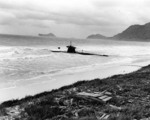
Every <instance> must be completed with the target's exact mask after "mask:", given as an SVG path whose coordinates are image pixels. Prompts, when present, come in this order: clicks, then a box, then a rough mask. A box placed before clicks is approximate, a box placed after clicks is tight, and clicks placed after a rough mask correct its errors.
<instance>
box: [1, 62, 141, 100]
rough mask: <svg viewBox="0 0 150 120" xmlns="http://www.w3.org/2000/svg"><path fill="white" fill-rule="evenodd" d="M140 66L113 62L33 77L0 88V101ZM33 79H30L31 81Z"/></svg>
mask: <svg viewBox="0 0 150 120" xmlns="http://www.w3.org/2000/svg"><path fill="white" fill-rule="evenodd" d="M140 68H141V67H140V66H130V65H128V66H127V65H124V66H123V65H122V64H115V65H109V66H103V67H102V68H96V69H93V70H88V71H78V72H75V73H61V74H59V75H54V76H41V77H39V78H35V81H36V83H35V84H31V85H27V86H25V87H24V86H23V85H26V84H29V82H30V81H20V82H19V83H18V84H17V85H18V87H15V86H14V87H11V88H8V89H1V90H0V96H1V99H0V101H1V102H4V101H8V100H11V99H22V98H24V97H25V96H30V95H33V96H34V95H36V94H39V93H42V92H44V91H51V90H53V89H59V88H61V87H63V86H66V85H67V86H68V85H70V84H73V83H76V82H78V81H83V80H86V81H90V80H92V79H96V78H99V79H104V78H107V77H111V76H113V75H117V74H127V73H130V72H133V71H136V70H138V69H140ZM47 79H50V80H47ZM33 80H34V78H33ZM33 80H31V82H32V81H33ZM43 80H44V81H43ZM37 88H38V90H37ZM14 93H15V94H14ZM2 98H3V99H2Z"/></svg>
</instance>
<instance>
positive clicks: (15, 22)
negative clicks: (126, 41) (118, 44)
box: [0, 0, 150, 38]
mask: <svg viewBox="0 0 150 120" xmlns="http://www.w3.org/2000/svg"><path fill="white" fill-rule="evenodd" d="M149 12H150V0H0V33H6V34H19V35H38V33H54V34H55V35H56V36H58V37H73V38H86V37H87V36H88V35H90V34H97V33H98V34H102V35H105V36H113V35H115V34H118V33H120V32H122V31H123V30H125V29H126V28H127V27H129V26H130V25H133V24H145V23H147V22H150V15H149Z"/></svg>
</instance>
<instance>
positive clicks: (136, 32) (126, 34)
mask: <svg viewBox="0 0 150 120" xmlns="http://www.w3.org/2000/svg"><path fill="white" fill-rule="evenodd" d="M113 38H115V39H142V40H147V39H150V23H147V24H144V25H132V26H130V27H128V28H127V29H126V30H124V31H123V32H122V33H119V34H117V35H115V36H114V37H113Z"/></svg>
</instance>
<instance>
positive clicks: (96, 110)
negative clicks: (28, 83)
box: [0, 66, 150, 120]
mask: <svg viewBox="0 0 150 120" xmlns="http://www.w3.org/2000/svg"><path fill="white" fill-rule="evenodd" d="M149 100H150V66H146V67H143V68H141V69H140V70H138V71H136V72H132V73H129V74H125V75H115V76H112V77H109V78H105V79H94V80H91V81H80V82H77V83H74V84H73V85H69V86H65V87H62V88H60V89H56V90H52V91H51V92H43V93H41V94H37V95H35V96H28V97H26V98H23V99H21V100H11V101H6V102H4V103H2V104H1V106H0V108H1V109H0V116H1V117H0V119H2V120H5V119H9V120H11V119H27V120H33V119H34V120H123V119H125V120H133V119H134V120H147V119H149V118H148V117H149V116H150V101H149Z"/></svg>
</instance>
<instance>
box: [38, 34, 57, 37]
mask: <svg viewBox="0 0 150 120" xmlns="http://www.w3.org/2000/svg"><path fill="white" fill-rule="evenodd" d="M39 36H45V37H56V36H55V35H54V34H53V33H48V34H41V33H39Z"/></svg>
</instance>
